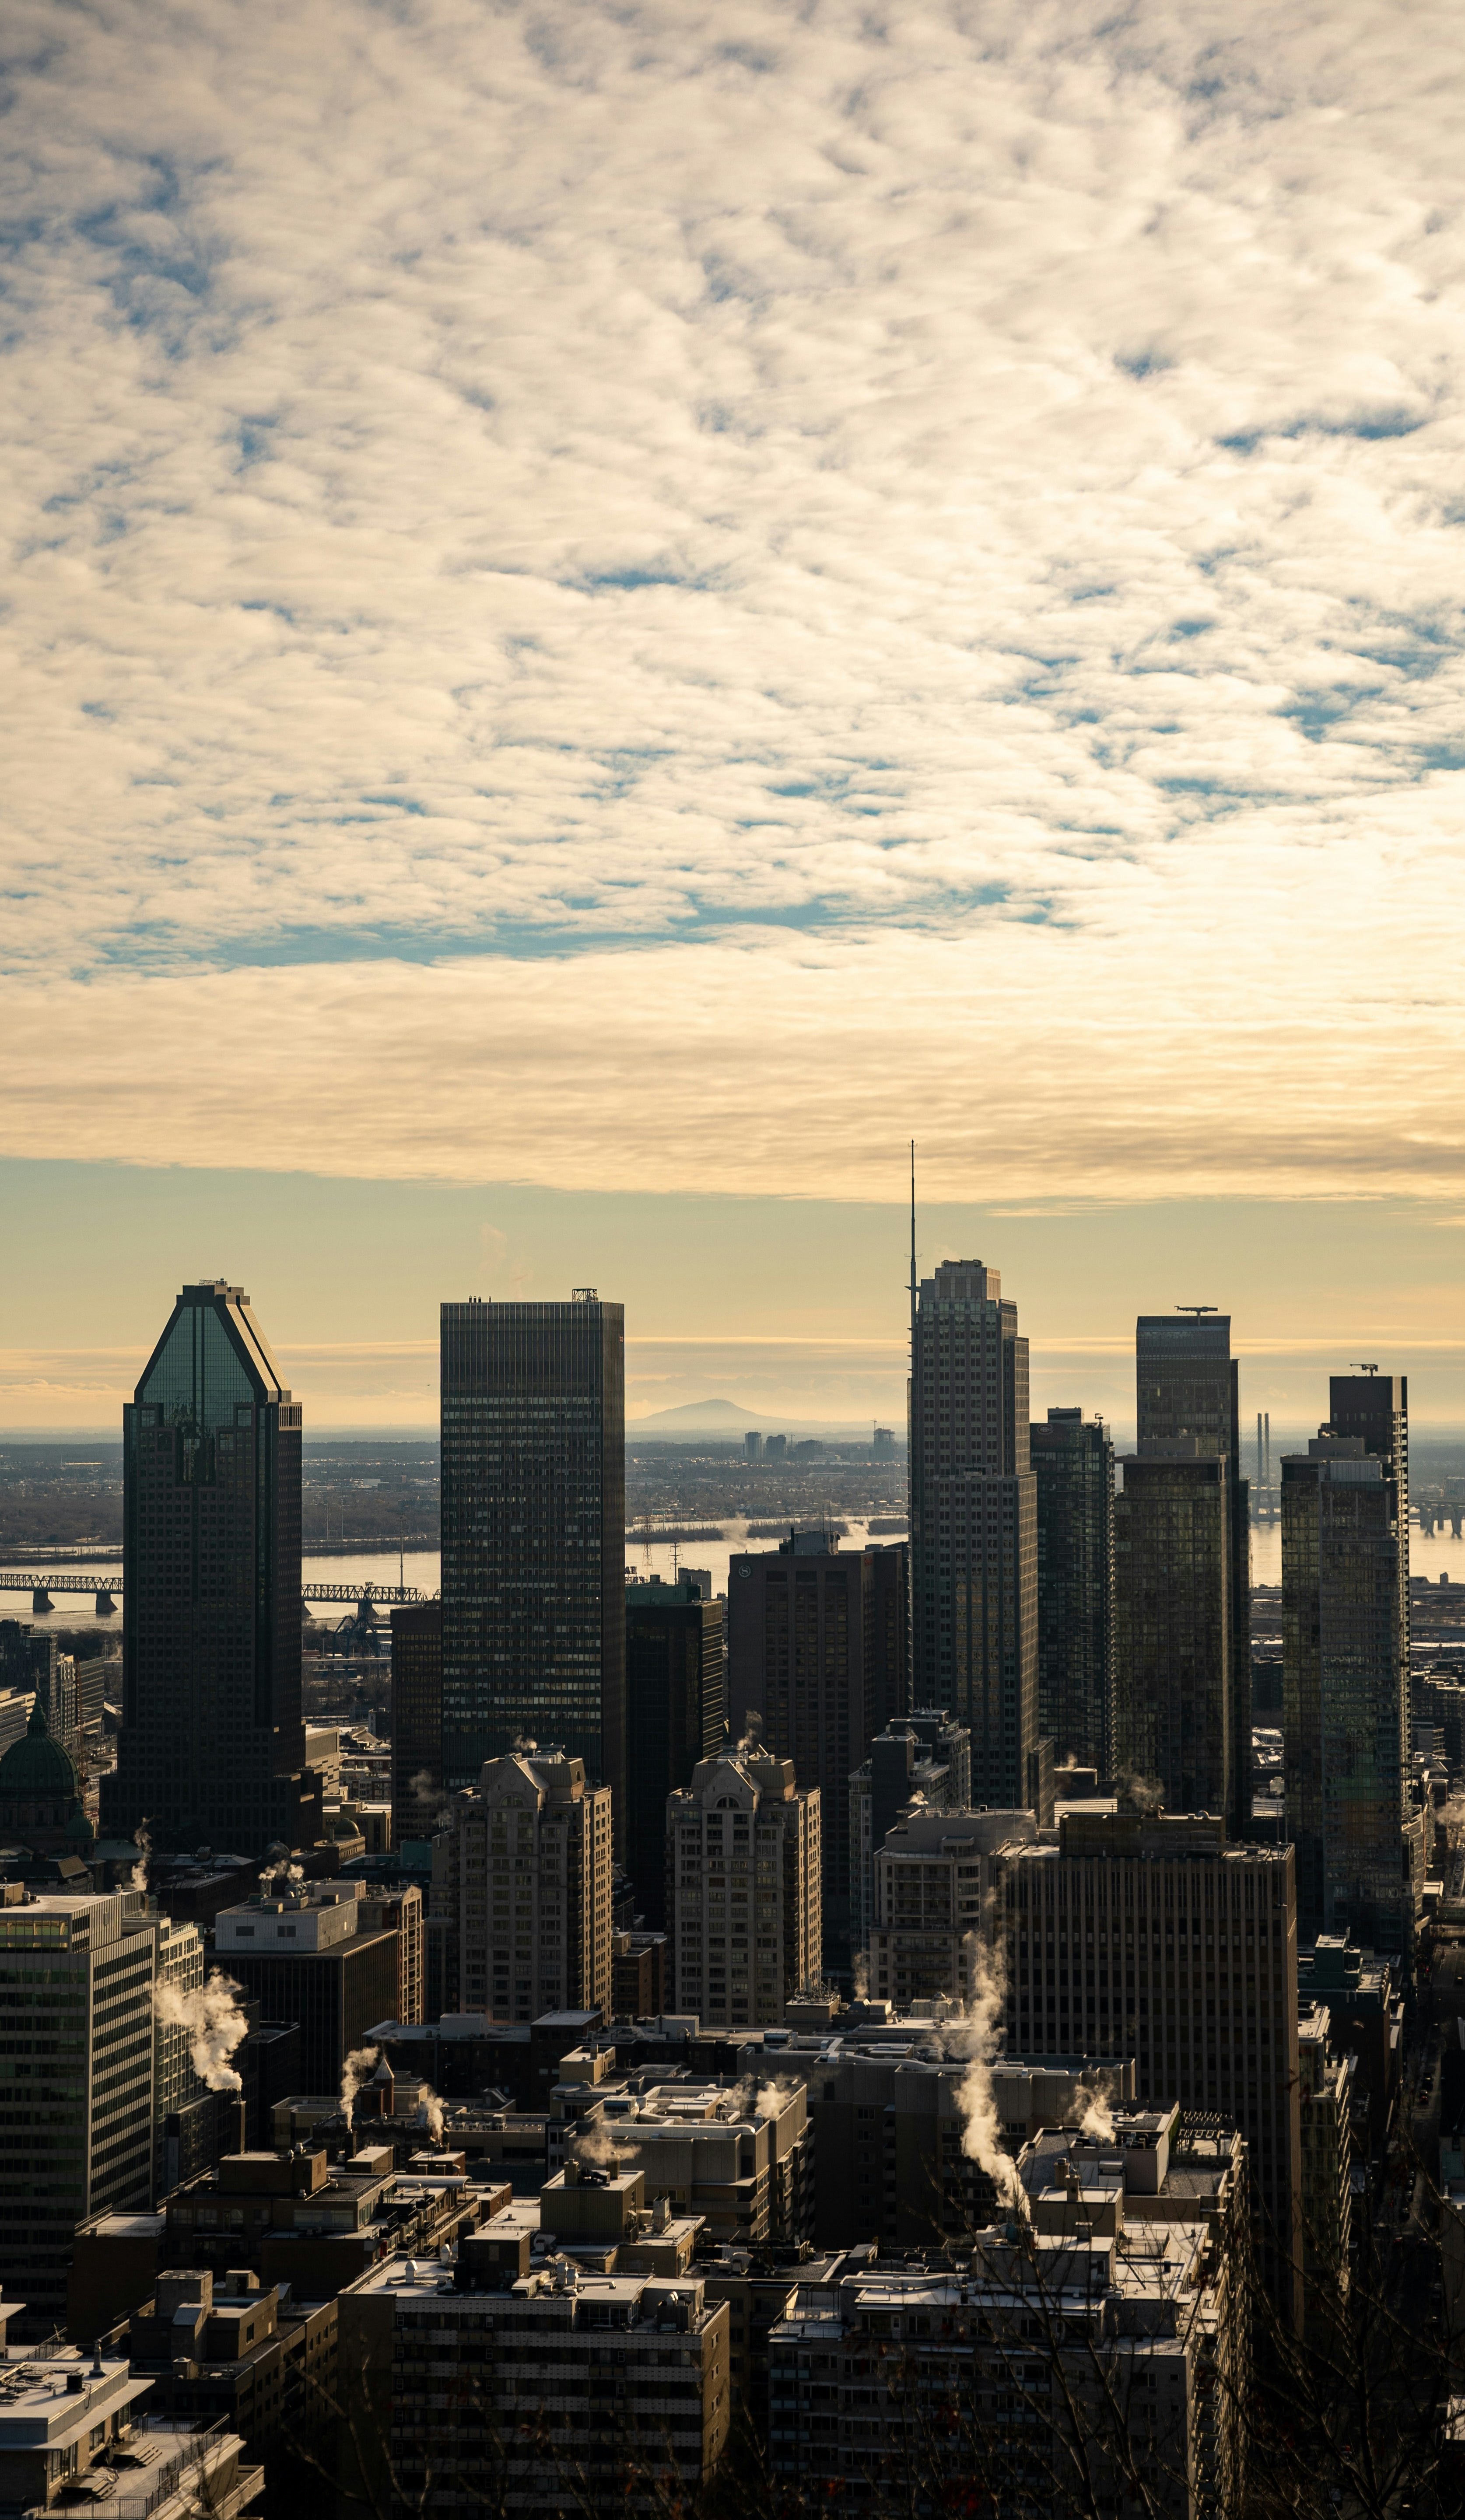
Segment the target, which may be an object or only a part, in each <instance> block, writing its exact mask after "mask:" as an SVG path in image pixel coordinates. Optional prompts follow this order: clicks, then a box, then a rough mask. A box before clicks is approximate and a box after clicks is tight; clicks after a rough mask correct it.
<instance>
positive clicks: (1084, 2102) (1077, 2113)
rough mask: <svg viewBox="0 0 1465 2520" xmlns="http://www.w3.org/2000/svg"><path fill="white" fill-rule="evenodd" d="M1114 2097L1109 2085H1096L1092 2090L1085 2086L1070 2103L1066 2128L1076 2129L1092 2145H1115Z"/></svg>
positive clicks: (1075, 2094)
mask: <svg viewBox="0 0 1465 2520" xmlns="http://www.w3.org/2000/svg"><path fill="white" fill-rule="evenodd" d="M1113 2096H1114V2095H1113V2093H1112V2091H1111V2089H1110V2086H1109V2085H1108V2084H1107V2083H1096V2084H1095V2085H1093V2087H1092V2088H1089V2087H1087V2086H1085V2087H1084V2088H1083V2089H1082V2090H1080V2091H1077V2092H1076V2093H1074V2096H1073V2099H1072V2100H1071V2102H1070V2103H1069V2113H1068V2116H1067V2117H1066V2118H1065V2120H1064V2124H1065V2126H1071V2127H1076V2128H1077V2130H1078V2133H1079V2134H1080V2135H1082V2136H1087V2138H1088V2139H1089V2141H1090V2142H1091V2143H1113V2141H1114V2109H1113V2106H1112V2101H1113Z"/></svg>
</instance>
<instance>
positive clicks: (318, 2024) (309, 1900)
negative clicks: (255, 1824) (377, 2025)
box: [214, 1880, 401, 2092]
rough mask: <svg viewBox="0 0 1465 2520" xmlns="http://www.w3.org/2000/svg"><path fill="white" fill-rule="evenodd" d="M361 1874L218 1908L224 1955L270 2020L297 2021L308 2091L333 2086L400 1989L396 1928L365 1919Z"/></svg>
mask: <svg viewBox="0 0 1465 2520" xmlns="http://www.w3.org/2000/svg"><path fill="white" fill-rule="evenodd" d="M362 1887H363V1885H362V1884H361V1883H360V1882H359V1881H345V1880H335V1881H302V1882H298V1883H296V1884H293V1885H292V1886H291V1887H290V1888H289V1889H287V1890H286V1891H284V1892H283V1893H282V1894H280V1895H277V1896H271V1895H269V1894H268V1893H266V1892H263V1891H261V1892H259V1893H258V1894H257V1895H256V1896H255V1897H254V1898H252V1899H246V1900H244V1901H243V1902H242V1903H240V1904H239V1905H237V1906H235V1907H233V1908H221V1909H220V1911H219V1913H218V1917H217V1920H216V1922H215V1924H214V1949H215V1951H216V1952H217V1954H218V1958H219V1961H220V1964H221V1965H222V1966H223V1967H224V1968H225V1969H226V1970H227V1971H228V1973H229V1975H230V1976H231V1977H234V1978H237V1979H238V1981H239V1983H240V1984H241V1985H242V1986H243V1987H244V1988H245V1990H246V1992H247V1993H248V1994H250V1995H252V1997H253V1998H254V2000H255V2002H256V2003H258V2005H259V2008H260V2011H261V2012H262V2013H263V2014H264V2015H265V2016H266V2017H267V2018H268V2019H269V2020H271V2021H294V2022H298V2025H299V2032H300V2067H301V2073H302V2076H303V2079H304V2082H305V2086H306V2088H307V2090H310V2091H316V2092H321V2091H325V2092H330V2091H334V2090H336V2088H337V2086H338V2085H339V2083H340V2081H341V2069H342V2065H343V2062H344V2060H345V2058H346V2056H347V2055H348V2054H349V2053H350V2051H351V2049H352V2048H359V2047H360V2045H361V2042H362V2040H363V2039H364V2038H365V2036H366V2033H367V2031H368V2029H369V2028H370V2026H371V2024H372V2023H373V2022H374V2021H385V2020H389V2019H391V2018H392V2017H393V2016H394V2014H395V2012H396V2007H397V2003H398V1999H399V1996H400V1993H401V1970H400V1965H399V1960H398V1940H397V1934H396V1931H395V1929H394V1928H388V1929H385V1930H383V1931H380V1932H372V1931H371V1930H370V1928H369V1926H365V1925H363V1923H362V1902H361V1890H362Z"/></svg>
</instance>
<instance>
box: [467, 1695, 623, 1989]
mask: <svg viewBox="0 0 1465 2520" xmlns="http://www.w3.org/2000/svg"><path fill="white" fill-rule="evenodd" d="M446 1818H447V1821H448V1825H447V1826H446V1827H444V1828H443V1829H442V1830H440V1831H439V1833H438V1835H437V1837H436V1839H435V1843H434V1848H433V1908H432V1921H431V1925H430V1928H429V1930H430V1932H431V1933H432V1934H433V1935H434V1936H435V1937H436V1938H437V1939H438V1940H439V1942H440V1944H441V1962H440V1965H441V1975H442V1987H443V2010H444V2011H445V2012H457V2011H464V2012H484V2013H487V2014H488V2015H489V2016H490V2017H491V2018H492V2019H493V2020H495V2021H535V2020H537V2019H538V2017H539V2015H540V2013H541V2012H560V2011H563V2010H565V2009H567V2008H568V2009H569V2010H571V2011H575V2012H579V2011H589V2010H590V2009H591V2008H592V2007H593V2006H594V2005H596V2004H599V2005H600V2006H601V2007H602V2009H603V2010H604V2009H607V2008H608V2007H609V2005H610V2001H611V1797H610V1794H609V1793H608V1792H607V1790H606V1788H605V1786H604V1785H599V1786H588V1787H587V1785H586V1783H585V1767H584V1761H583V1760H582V1759H567V1758H566V1757H565V1755H564V1753H563V1752H562V1751H559V1750H544V1751H538V1752H536V1751H535V1749H534V1746H533V1744H532V1742H530V1743H529V1744H528V1746H527V1748H526V1749H525V1750H522V1751H516V1752H515V1753H514V1754H513V1755H512V1756H510V1757H508V1758H503V1759H489V1760H487V1761H485V1762H484V1766H483V1770H482V1775H481V1778H480V1781H479V1790H478V1792H477V1793H474V1794H465V1795H463V1796H461V1797H459V1798H458V1799H456V1800H455V1801H454V1802H453V1804H452V1805H451V1807H450V1810H449V1812H448V1814H447V1815H446Z"/></svg>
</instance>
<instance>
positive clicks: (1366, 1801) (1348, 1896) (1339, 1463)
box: [1282, 1426, 1423, 1953]
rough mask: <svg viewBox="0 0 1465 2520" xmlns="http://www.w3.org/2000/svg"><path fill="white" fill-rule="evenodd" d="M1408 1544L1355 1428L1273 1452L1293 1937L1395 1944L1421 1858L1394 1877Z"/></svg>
mask: <svg viewBox="0 0 1465 2520" xmlns="http://www.w3.org/2000/svg"><path fill="white" fill-rule="evenodd" d="M1400 1549H1402V1550H1403V1552H1404V1553H1405V1556H1407V1552H1408V1533H1407V1526H1406V1525H1405V1524H1404V1522H1403V1520H1402V1518H1401V1515H1400V1508H1399V1495H1398V1489H1397V1487H1396V1483H1395V1481H1394V1480H1393V1479H1392V1478H1390V1477H1387V1476H1386V1475H1385V1463H1384V1462H1383V1460H1381V1459H1380V1457H1379V1456H1378V1455H1377V1454H1369V1453H1365V1451H1364V1447H1363V1438H1362V1437H1361V1436H1360V1435H1351V1436H1339V1435H1337V1434H1335V1433H1334V1432H1333V1430H1332V1428H1331V1427H1327V1426H1325V1427H1323V1428H1321V1429H1320V1430H1319V1432H1318V1434H1317V1435H1316V1436H1315V1437H1314V1438H1313V1440H1312V1442H1311V1443H1309V1445H1308V1447H1307V1450H1306V1453H1305V1455H1304V1454H1296V1453H1294V1454H1288V1455H1285V1456H1284V1457H1283V1461H1282V1692H1283V1695H1282V1705H1283V1714H1282V1729H1283V1742H1284V1758H1285V1768H1284V1774H1285V1778H1286V1803H1287V1831H1288V1835H1289V1836H1290V1837H1291V1839H1292V1841H1293V1846H1294V1849H1295V1852H1296V1860H1297V1882H1298V1924H1299V1930H1300V1932H1301V1933H1302V1934H1303V1936H1304V1938H1305V1940H1306V1941H1309V1942H1310V1941H1312V1940H1313V1939H1314V1938H1315V1937H1316V1936H1317V1935H1318V1934H1320V1933H1327V1934H1345V1935H1346V1934H1348V1933H1351V1934H1353V1935H1354V1937H1355V1938H1356V1939H1357V1941H1359V1942H1360V1943H1365V1944H1367V1945H1369V1946H1370V1947H1371V1948H1372V1949H1374V1950H1377V1951H1390V1952H1399V1953H1406V1952H1408V1951H1409V1950H1410V1949H1411V1947H1412V1943H1413V1933H1414V1898H1415V1896H1416V1895H1417V1888H1418V1882H1419V1880H1420V1879H1422V1877H1423V1865H1422V1863H1421V1865H1420V1868H1419V1870H1418V1872H1417V1873H1416V1876H1415V1880H1414V1882H1413V1883H1412V1884H1411V1883H1410V1882H1409V1881H1408V1880H1406V1878H1405V1874H1404V1865H1403V1861H1402V1858H1401V1854H1400V1846H1399V1831H1400V1829H1401V1828H1402V1827H1403V1825H1404V1823H1405V1820H1406V1818H1407V1817H1408V1812H1407V1807H1406V1791H1405V1786H1406V1777H1407V1754H1408V1746H1409V1745H1408V1741H1407V1737H1406V1732H1405V1719H1404V1701H1405V1697H1406V1694H1407V1687H1408V1655H1407V1649H1406V1646H1405V1645H1404V1644H1403V1643H1402V1641H1401V1639H1400V1633H1399V1621H1400V1616H1401V1615H1402V1614H1404V1613H1406V1610H1407V1602H1408V1592H1407V1586H1404V1587H1403V1588H1401V1587H1400V1582H1399V1552H1400Z"/></svg>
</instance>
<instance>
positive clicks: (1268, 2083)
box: [987, 1812, 1302, 2318]
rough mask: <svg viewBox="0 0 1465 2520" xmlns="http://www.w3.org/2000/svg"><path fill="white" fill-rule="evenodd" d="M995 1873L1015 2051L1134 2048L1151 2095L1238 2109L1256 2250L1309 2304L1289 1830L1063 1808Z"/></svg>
mask: <svg viewBox="0 0 1465 2520" xmlns="http://www.w3.org/2000/svg"><path fill="white" fill-rule="evenodd" d="M991 1873H992V1886H993V1893H994V1895H993V1899H992V1902H991V1905H990V1907H989V1909H988V1911H987V1917H988V1930H989V1931H990V1932H991V1934H992V1936H993V1940H994V1942H996V1943H997V1945H998V1946H999V1947H1000V1956H1001V1959H1002V1964H1003V1968H1004V1972H1005V1977H1006V1985H1007V2048H1008V2052H1009V2054H1011V2055H1016V2056H1027V2057H1038V2056H1042V2055H1060V2056H1067V2055H1074V2054H1083V2053H1087V2054H1090V2055H1093V2054H1103V2053H1106V2052H1108V2053H1111V2054H1116V2053H1117V2054H1120V2055H1130V2056H1133V2058H1134V2060H1135V2071H1136V2090H1137V2093H1138V2097H1139V2100H1140V2102H1141V2104H1142V2105H1147V2106H1152V2107H1158V2106H1159V2105H1160V2104H1161V2103H1162V2101H1166V2102H1167V2101H1170V2100H1178V2101H1179V2102H1180V2104H1181V2107H1182V2108H1194V2109H1204V2110H1206V2111H1208V2112H1210V2113H1213V2114H1218V2115H1220V2116H1222V2117H1224V2118H1228V2119H1229V2120H1230V2121H1231V2122H1232V2123H1233V2124H1234V2125H1235V2126H1237V2127H1238V2128H1239V2129H1240V2131H1241V2133H1242V2134H1243V2135H1244V2136H1245V2138H1246V2139H1247V2143H1248V2146H1249V2148H1250V2154H1251V2168H1252V2181H1253V2187H1254V2191H1255V2193H1256V2195H1257V2197H1258V2200H1259V2223H1260V2240H1261V2246H1262V2257H1263V2264H1264V2266H1265V2267H1266V2269H1267V2272H1268V2274H1269V2276H1270V2278H1271V2280H1272V2282H1273V2283H1274V2285H1275V2288H1276V2291H1277V2294H1278V2297H1279V2298H1280V2299H1281V2300H1282V2302H1283V2303H1284V2304H1285V2306H1286V2308H1287V2310H1288V2313H1289V2315H1290V2316H1292V2317H1293V2318H1301V2315H1302V2289H1301V2287H1302V2253H1301V2239H1300V2231H1299V2215H1300V2193H1301V2177H1302V2171H1301V2159H1302V2132H1301V2118H1300V2109H1299V2080H1298V1967H1297V1892H1296V1885H1295V1880H1294V1875H1293V1865H1292V1849H1291V1847H1290V1846H1236V1845H1228V1843H1227V1841H1226V1833H1225V1823H1224V1821H1223V1819H1222V1818H1221V1817H1220V1816H1218V1815H1217V1816H1216V1817H1214V1818H1210V1817H1208V1818H1197V1817H1193V1816H1186V1817H1180V1816H1176V1817H1174V1818H1170V1817H1168V1816H1163V1817H1162V1816H1145V1815H1141V1814H1128V1813H1122V1812H1121V1813H1112V1812H1111V1813H1102V1814H1081V1815H1080V1814H1076V1813H1068V1814H1066V1815H1065V1817H1064V1818H1063V1820H1061V1821H1060V1823H1059V1824H1058V1842H1057V1844H1056V1845H1054V1844H1052V1843H1051V1842H1049V1843H1044V1844H1034V1843H1033V1842H1032V1841H1031V1840H1030V1839H1026V1838H1015V1839H1014V1841H1013V1843H1012V1845H1011V1846H1010V1847H1008V1848H1004V1849H1002V1850H1001V1851H1000V1852H999V1853H997V1854H996V1855H994V1856H993V1857H992V1859H991Z"/></svg>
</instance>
